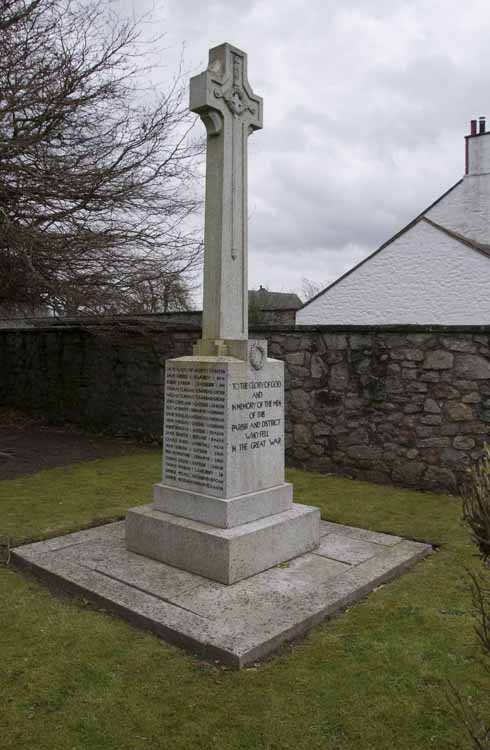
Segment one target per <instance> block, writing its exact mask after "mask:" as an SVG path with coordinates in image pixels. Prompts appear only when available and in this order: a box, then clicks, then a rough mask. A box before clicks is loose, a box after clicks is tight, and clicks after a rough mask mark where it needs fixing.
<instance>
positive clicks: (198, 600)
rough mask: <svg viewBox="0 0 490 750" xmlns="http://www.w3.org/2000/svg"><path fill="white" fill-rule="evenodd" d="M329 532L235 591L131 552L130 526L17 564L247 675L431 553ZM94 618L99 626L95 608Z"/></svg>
mask: <svg viewBox="0 0 490 750" xmlns="http://www.w3.org/2000/svg"><path fill="white" fill-rule="evenodd" d="M320 535H321V538H320V546H319V547H317V549H316V550H315V551H314V552H313V553H311V552H309V553H307V554H305V555H302V556H301V557H297V558H296V559H294V560H292V561H291V562H290V563H289V564H286V565H280V566H277V567H274V568H270V569H269V570H267V571H265V572H264V573H259V574H258V575H256V576H253V577H252V578H247V579H246V580H243V581H240V582H239V583H234V584H232V585H231V586H227V585H225V584H221V583H216V582H214V581H209V580H207V579H206V578H201V577H200V576H198V575H195V574H193V573H188V572H186V571H184V570H179V569H178V568H173V567H171V566H170V565H165V563H161V562H157V561H155V560H151V559H149V558H145V557H142V556H141V555H136V554H135V553H134V552H130V551H129V550H127V549H126V547H125V543H124V522H120V523H112V524H107V525H105V526H99V527H97V528H92V529H87V530H85V531H79V532H76V533H74V534H67V535H66V536H62V537H57V538H54V539H49V540H47V541H45V542H37V543H35V544H28V545H25V546H23V547H17V548H16V549H14V550H13V551H12V562H13V563H14V565H15V566H16V567H25V568H28V569H29V570H30V571H31V572H33V573H36V574H37V575H39V576H40V577H42V578H46V579H47V580H48V581H49V582H50V583H51V584H55V585H57V586H58V587H60V588H61V589H62V590H65V591H71V592H73V593H75V594H77V595H82V596H84V597H85V598H87V599H90V600H92V601H94V602H95V603H96V604H97V605H99V606H103V607H105V608H106V609H109V610H110V611H112V612H115V613H116V614H118V615H120V616H122V617H124V618H125V619H126V620H128V621H130V622H132V623H134V624H136V625H138V626H139V627H143V628H146V629H149V630H151V631H153V632H154V633H156V634H157V635H159V636H161V637H162V638H164V639H165V640H167V641H170V642H171V643H175V644H176V645H179V646H181V647H184V648H186V649H188V650H190V651H192V652H193V653H198V654H199V655H200V656H204V657H205V658H211V659H217V660H219V661H221V662H222V663H224V664H227V665H229V666H231V667H233V668H235V669H239V668H240V667H243V666H245V665H247V664H250V663H253V662H255V661H257V660H258V659H261V658H264V657H265V656H268V655H269V654H271V653H272V652H273V651H274V650H275V649H277V648H278V647H279V646H280V645H281V644H282V643H284V642H285V641H288V640H291V639H293V638H297V637H299V636H301V635H304V634H305V633H306V632H307V631H308V630H309V629H310V628H311V627H312V626H313V625H315V624H317V623H319V622H320V621H321V620H323V619H325V618H326V617H328V616H330V615H332V614H333V613H335V612H338V611H339V610H341V609H343V608H345V607H347V606H350V605H351V604H353V602H355V601H356V600H358V599H360V598H362V597H364V596H365V595H366V594H367V593H368V592H369V591H372V590H373V589H375V588H376V587H378V586H379V585H380V584H382V583H385V582H386V581H388V580H390V579H392V578H395V577H396V576H397V575H399V574H400V573H402V572H403V571H404V570H406V569H407V568H408V567H409V566H410V565H412V564H414V563H415V562H416V561H417V560H420V559H421V558H423V557H425V556H426V555H428V554H429V553H430V551H431V547H430V545H428V544H419V543H417V542H412V541H408V540H405V539H401V538H400V537H396V536H389V535H387V534H377V533H376V532H371V531H366V530H365V529H355V528H352V527H348V526H340V525H338V524H333V523H327V522H321V524H320ZM374 595H375V594H374ZM85 614H86V618H87V623H86V627H87V628H88V629H89V628H90V627H91V624H90V611H89V610H87V611H86V612H85ZM345 617H349V613H346V614H345Z"/></svg>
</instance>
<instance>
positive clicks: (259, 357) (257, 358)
mask: <svg viewBox="0 0 490 750" xmlns="http://www.w3.org/2000/svg"><path fill="white" fill-rule="evenodd" d="M248 359H249V362H250V364H251V365H252V367H253V368H254V370H261V369H262V368H263V366H264V364H265V360H266V353H265V347H264V346H262V344H253V345H252V346H251V347H250V351H249V354H248Z"/></svg>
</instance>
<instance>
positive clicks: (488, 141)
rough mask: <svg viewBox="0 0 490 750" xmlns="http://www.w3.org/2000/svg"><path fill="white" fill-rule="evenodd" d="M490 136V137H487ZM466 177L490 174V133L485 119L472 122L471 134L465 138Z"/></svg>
mask: <svg viewBox="0 0 490 750" xmlns="http://www.w3.org/2000/svg"><path fill="white" fill-rule="evenodd" d="M487 136H489V137H487ZM465 145H466V149H465V151H466V165H465V174H466V175H479V174H488V173H490V131H487V130H486V122H485V117H479V118H478V121H477V120H471V122H470V134H469V135H467V136H465Z"/></svg>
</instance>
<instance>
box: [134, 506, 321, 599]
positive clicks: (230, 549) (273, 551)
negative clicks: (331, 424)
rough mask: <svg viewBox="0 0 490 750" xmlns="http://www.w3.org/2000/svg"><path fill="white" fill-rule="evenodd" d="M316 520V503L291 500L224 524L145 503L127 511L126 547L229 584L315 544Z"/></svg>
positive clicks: (317, 522) (315, 545)
mask: <svg viewBox="0 0 490 750" xmlns="http://www.w3.org/2000/svg"><path fill="white" fill-rule="evenodd" d="M319 522H320V511H319V509H318V508H313V507H310V506H307V505H297V504H293V505H292V506H291V508H290V509H289V510H286V511H284V512H282V513H276V514H275V515H272V516H267V517H266V518H261V519H259V520H257V521H253V522H251V523H243V524H240V525H239V526H234V527H233V528H230V529H223V528H216V527H214V526H209V525H207V524H205V523H201V522H200V521H194V520H191V519H188V518H182V517H180V516H175V515H171V514H170V513H163V512H162V511H160V510H156V509H155V507H154V506H152V505H145V506H140V507H137V508H132V509H131V510H130V511H129V512H128V515H127V516H126V546H127V548H128V549H129V550H131V551H132V552H137V553H138V554H140V555H144V556H145V557H151V558H152V559H154V560H159V561H160V562H164V563H167V564H168V565H172V566H174V567H176V568H181V569H183V570H187V571H189V572H191V573H197V574H198V575H200V576H204V577H205V578H210V579H212V580H213V581H219V582H220V583H226V584H231V583H236V582H237V581H240V580H242V579H243V578H249V577H250V576H253V575H255V574H257V573H260V572H262V571H263V570H267V569H268V568H271V567H272V566H273V565H276V564H277V563H282V562H284V561H286V560H291V559H292V558H294V557H298V555H302V554H304V553H305V552H310V551H311V550H313V549H315V548H316V547H318V544H319Z"/></svg>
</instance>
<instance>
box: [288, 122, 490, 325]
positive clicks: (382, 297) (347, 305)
mask: <svg viewBox="0 0 490 750" xmlns="http://www.w3.org/2000/svg"><path fill="white" fill-rule="evenodd" d="M465 142H466V171H465V175H464V177H463V178H462V179H461V180H460V181H459V182H457V183H456V184H455V185H454V186H453V187H452V188H450V189H449V190H448V191H447V193H444V195H442V196H441V197H440V198H439V199H438V200H437V201H436V202H435V203H433V204H432V205H431V206H429V208H428V209H427V210H426V211H424V212H423V213H422V214H420V215H419V216H417V218H415V219H414V220H413V221H412V222H411V223H410V224H408V226H406V227H405V228H404V229H402V230H401V232H399V233H398V234H396V235H395V236H394V237H392V238H391V239H390V240H388V241H387V242H385V243H384V244H383V245H381V247H380V248H378V250H376V251H375V252H374V253H372V255H370V256H368V257H367V258H366V259H365V260H363V261H362V262H361V263H359V264H358V265H357V266H355V267H354V268H352V269H351V270H350V271H348V272H347V273H346V274H344V275H343V276H341V277H340V278H339V279H337V281H335V282H334V283H333V284H331V285H330V286H328V287H327V288H326V289H324V290H323V291H322V292H320V294H317V295H316V297H314V298H313V299H311V300H310V301H309V302H307V303H306V304H305V305H304V306H303V308H302V309H301V310H298V312H297V314H296V322H297V323H298V324H310V325H317V324H346V325H347V324H352V325H359V324H361V325H369V324H391V323H393V324H396V323H409V324H440V325H475V324H476V325H483V324H490V131H489V132H485V120H484V118H480V123H479V128H478V132H477V121H476V120H472V121H471V134H470V135H467V136H466V137H465Z"/></svg>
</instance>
